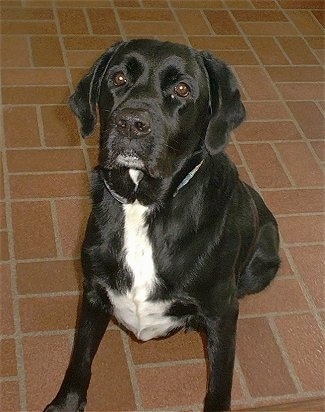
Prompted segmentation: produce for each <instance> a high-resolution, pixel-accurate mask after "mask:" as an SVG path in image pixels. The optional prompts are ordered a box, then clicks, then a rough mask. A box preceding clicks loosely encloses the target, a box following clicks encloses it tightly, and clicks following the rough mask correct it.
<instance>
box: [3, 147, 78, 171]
mask: <svg viewBox="0 0 325 412" xmlns="http://www.w3.org/2000/svg"><path fill="white" fill-rule="evenodd" d="M7 162H8V171H9V172H16V173H17V172H54V171H70V170H71V171H73V170H85V168H86V166H85V159H84V155H83V152H82V150H81V149H44V150H24V151H21V150H19V151H18V150H14V151H12V150H11V151H8V152H7Z"/></svg>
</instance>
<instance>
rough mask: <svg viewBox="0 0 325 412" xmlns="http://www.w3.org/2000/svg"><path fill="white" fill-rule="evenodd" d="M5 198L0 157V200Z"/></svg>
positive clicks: (0, 158)
mask: <svg viewBox="0 0 325 412" xmlns="http://www.w3.org/2000/svg"><path fill="white" fill-rule="evenodd" d="M4 198H5V189H4V173H3V167H2V157H0V199H1V200H2V199H4Z"/></svg>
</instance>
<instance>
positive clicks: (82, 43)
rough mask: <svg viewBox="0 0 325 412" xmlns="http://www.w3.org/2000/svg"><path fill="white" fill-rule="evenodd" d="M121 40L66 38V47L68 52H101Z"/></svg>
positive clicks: (113, 38)
mask: <svg viewBox="0 0 325 412" xmlns="http://www.w3.org/2000/svg"><path fill="white" fill-rule="evenodd" d="M119 40H121V38H120V36H100V37H99V36H82V37H79V36H71V37H70V36H64V39H63V41H64V46H65V48H66V49H68V50H98V57H99V55H100V53H101V52H103V51H104V50H106V49H108V48H109V47H111V46H112V45H113V44H114V43H116V42H118V41H119Z"/></svg>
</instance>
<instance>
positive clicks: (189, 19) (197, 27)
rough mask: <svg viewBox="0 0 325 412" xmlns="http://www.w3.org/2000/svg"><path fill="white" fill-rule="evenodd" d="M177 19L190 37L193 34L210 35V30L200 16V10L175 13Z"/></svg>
mask: <svg viewBox="0 0 325 412" xmlns="http://www.w3.org/2000/svg"><path fill="white" fill-rule="evenodd" d="M176 13H177V16H178V19H179V21H180V23H181V25H182V26H183V28H184V30H185V31H186V33H188V34H190V35H195V34H200V35H202V34H210V30H209V28H208V26H207V24H206V22H205V20H204V18H203V15H202V14H201V12H200V10H195V9H193V10H191V9H189V10H184V9H179V10H178V11H176Z"/></svg>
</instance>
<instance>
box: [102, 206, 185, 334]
mask: <svg viewBox="0 0 325 412" xmlns="http://www.w3.org/2000/svg"><path fill="white" fill-rule="evenodd" d="M123 209H124V214H125V223H124V250H125V265H126V267H127V269H128V270H129V271H130V272H131V273H132V275H133V285H132V288H131V290H130V291H128V292H127V293H126V294H123V295H118V294H115V293H114V292H113V291H112V290H110V289H108V290H107V292H108V295H109V298H110V299H111V302H112V304H113V306H114V315H115V317H116V318H117V320H118V321H119V322H121V323H122V324H123V325H124V326H126V327H127V328H128V329H129V330H131V331H132V332H133V333H134V334H135V335H136V337H137V338H138V339H140V340H143V341H146V340H149V339H153V338H156V337H159V336H165V335H166V334H167V333H168V332H169V331H171V330H172V329H174V328H176V327H177V326H179V323H178V322H176V321H175V320H173V319H172V318H170V317H168V316H165V315H164V313H165V312H166V310H167V309H168V307H169V306H170V304H171V302H163V301H160V302H159V301H158V302H152V301H148V300H147V299H148V297H149V294H150V292H151V291H152V290H153V288H154V286H155V284H157V282H158V280H157V278H156V270H155V265H154V261H153V256H152V246H151V244H150V241H149V238H148V234H147V225H146V224H145V216H146V214H147V212H148V207H146V206H142V205H141V204H140V203H138V202H137V201H136V202H134V203H133V204H125V205H123Z"/></svg>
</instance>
